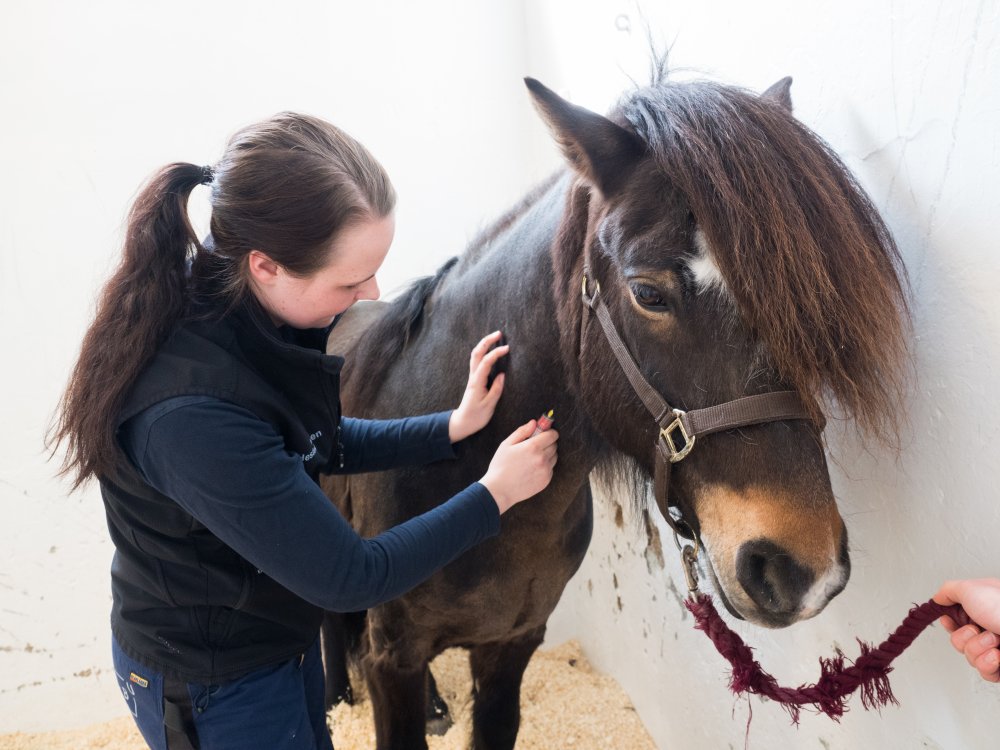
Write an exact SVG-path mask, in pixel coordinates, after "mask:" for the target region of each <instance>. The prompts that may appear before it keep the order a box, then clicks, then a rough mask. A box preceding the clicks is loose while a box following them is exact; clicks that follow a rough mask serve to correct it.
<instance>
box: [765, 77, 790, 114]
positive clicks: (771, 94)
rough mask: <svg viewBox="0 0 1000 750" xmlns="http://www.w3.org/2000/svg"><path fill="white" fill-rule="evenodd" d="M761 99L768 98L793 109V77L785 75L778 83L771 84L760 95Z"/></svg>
mask: <svg viewBox="0 0 1000 750" xmlns="http://www.w3.org/2000/svg"><path fill="white" fill-rule="evenodd" d="M760 98H761V99H767V100H768V101H770V102H774V103H775V104H777V105H780V106H781V107H783V108H784V109H786V110H788V111H789V112H791V111H792V77H791V76H785V77H784V78H782V79H781V80H780V81H778V82H777V83H773V84H771V86H770V87H769V88H768V89H767V91H765V92H764V93H763V94H761V95H760Z"/></svg>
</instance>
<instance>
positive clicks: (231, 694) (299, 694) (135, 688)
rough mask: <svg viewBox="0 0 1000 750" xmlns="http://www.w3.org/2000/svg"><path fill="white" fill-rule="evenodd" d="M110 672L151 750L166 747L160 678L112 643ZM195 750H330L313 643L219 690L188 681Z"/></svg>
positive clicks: (319, 661)
mask: <svg viewBox="0 0 1000 750" xmlns="http://www.w3.org/2000/svg"><path fill="white" fill-rule="evenodd" d="M111 647H112V654H113V657H114V664H115V674H116V676H117V677H118V686H119V687H120V688H121V691H122V695H123V696H124V698H125V702H126V703H127V704H128V707H129V711H130V712H131V714H132V718H133V719H135V723H136V725H137V726H138V727H139V731H140V732H141V733H142V736H143V738H144V739H145V740H146V742H147V744H148V745H149V747H150V748H151V749H152V750H167V740H166V731H165V729H164V727H163V675H162V674H160V673H159V672H156V671H154V670H152V669H149V668H148V667H145V666H143V665H142V664H140V663H139V662H137V661H135V660H134V659H132V658H130V657H129V656H127V655H126V654H125V652H124V651H122V650H121V648H120V647H119V646H118V642H117V641H116V640H115V639H114V638H112V639H111ZM187 688H188V694H189V695H190V696H191V705H192V707H193V709H194V724H195V728H196V730H197V733H198V742H199V744H200V745H201V750H251V749H253V748H261V750H264V749H265V748H267V750H272V749H273V750H333V742H332V741H331V740H330V732H329V731H328V730H327V728H326V711H324V710H323V693H324V687H323V663H322V659H321V658H320V647H319V639H317V640H316V642H315V643H314V644H313V645H312V647H311V648H310V649H309V650H308V651H307V652H306V653H305V654H304V655H303V656H302V657H295V658H294V659H290V660H289V661H286V662H283V663H281V664H277V665H274V666H270V667H265V668H264V669H259V670H257V671H256V672H251V673H250V674H248V675H246V676H245V677H241V678H240V679H238V680H233V681H231V682H225V683H223V684H221V685H203V684H200V683H196V682H190V683H188V686H187Z"/></svg>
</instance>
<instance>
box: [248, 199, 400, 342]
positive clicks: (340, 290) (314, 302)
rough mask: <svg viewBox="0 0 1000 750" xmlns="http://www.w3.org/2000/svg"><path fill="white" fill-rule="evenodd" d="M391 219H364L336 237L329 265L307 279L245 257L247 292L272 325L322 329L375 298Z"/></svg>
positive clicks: (253, 255)
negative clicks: (347, 310)
mask: <svg viewBox="0 0 1000 750" xmlns="http://www.w3.org/2000/svg"><path fill="white" fill-rule="evenodd" d="M395 229H396V223H395V219H394V217H393V216H392V214H390V215H388V216H384V217H381V218H377V219H366V220H363V221H362V222H360V223H358V224H354V225H352V226H350V227H348V228H346V229H344V230H343V231H341V232H340V234H339V235H338V236H337V237H336V239H335V240H334V242H333V245H332V246H331V248H330V252H329V255H328V257H329V258H330V261H329V262H328V263H327V264H326V265H325V266H323V267H322V268H321V269H319V271H317V272H316V273H314V274H313V275H312V276H307V277H304V278H303V277H299V276H292V275H291V274H289V273H288V271H287V270H286V269H285V268H283V267H282V266H279V265H278V264H277V263H275V262H274V261H273V260H271V259H270V258H269V257H268V256H267V255H265V254H264V253H263V252H262V251H260V250H253V251H251V252H250V257H249V264H250V278H251V287H252V288H253V291H254V294H256V295H257V299H258V300H259V301H260V303H261V305H263V306H264V309H265V310H267V311H268V313H269V314H270V315H271V319H272V320H273V321H274V322H275V324H277V325H289V326H291V327H293V328H323V327H326V326H328V325H330V323H332V322H333V319H334V317H336V316H337V315H339V314H340V313H342V312H344V311H345V310H346V309H347V308H349V307H350V306H351V305H353V304H354V303H355V302H357V301H358V300H359V299H378V296H379V288H378V282H376V281H375V273H376V272H377V271H378V269H379V268H380V267H381V265H382V262H383V261H384V260H385V256H386V254H387V253H388V252H389V246H390V245H391V244H392V238H393V234H394V233H395Z"/></svg>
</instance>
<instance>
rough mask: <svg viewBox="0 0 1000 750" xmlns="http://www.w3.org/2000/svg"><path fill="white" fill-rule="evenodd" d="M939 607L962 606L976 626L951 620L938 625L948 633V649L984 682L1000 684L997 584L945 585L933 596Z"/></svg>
mask: <svg viewBox="0 0 1000 750" xmlns="http://www.w3.org/2000/svg"><path fill="white" fill-rule="evenodd" d="M934 601H936V602H937V603H938V604H944V605H949V604H961V605H962V608H963V609H964V610H965V611H966V613H967V614H968V615H969V617H970V618H971V619H972V621H973V622H976V623H978V624H979V625H981V626H982V627H983V628H986V629H985V630H983V629H982V628H978V627H976V626H975V625H964V626H962V627H958V625H957V624H956V623H955V622H954V621H953V620H952V619H951V618H950V617H942V618H941V624H942V625H943V626H944V628H945V630H947V631H948V632H949V633H951V645H952V646H954V647H955V650H956V651H958V652H959V653H961V654H964V655H965V659H966V661H968V662H969V664H970V666H972V668H973V669H976V670H977V671H978V672H979V674H980V675H981V676H982V678H983V679H984V680H987V681H988V682H1000V636H998V635H997V633H998V632H1000V580H997V579H995V578H980V579H978V580H964V581H948V582H946V583H945V584H944V585H943V586H942V587H941V589H940V591H938V592H937V593H936V594H935V595H934Z"/></svg>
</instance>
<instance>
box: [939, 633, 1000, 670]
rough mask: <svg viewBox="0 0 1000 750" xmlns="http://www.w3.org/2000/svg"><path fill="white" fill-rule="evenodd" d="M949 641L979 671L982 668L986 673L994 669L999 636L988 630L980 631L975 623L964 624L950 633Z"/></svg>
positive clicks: (999, 641) (999, 643)
mask: <svg viewBox="0 0 1000 750" xmlns="http://www.w3.org/2000/svg"><path fill="white" fill-rule="evenodd" d="M951 643H952V645H953V646H954V647H955V648H956V649H957V650H958V651H961V652H962V653H963V654H965V658H966V660H967V661H968V662H969V664H970V665H971V666H973V667H975V668H976V669H979V671H980V672H982V671H983V669H984V668H986V672H987V673H990V672H995V671H996V669H997V662H996V658H997V656H998V655H1000V652H998V651H997V647H998V646H1000V636H997V634H996V633H991V632H990V631H988V630H984V631H980V630H979V628H977V627H976V626H975V625H966V626H965V627H961V628H959V629H958V630H956V631H955V632H954V633H952V635H951ZM984 676H985V675H984Z"/></svg>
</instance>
